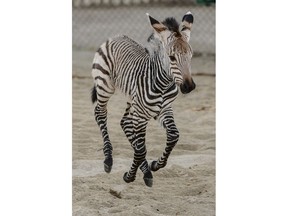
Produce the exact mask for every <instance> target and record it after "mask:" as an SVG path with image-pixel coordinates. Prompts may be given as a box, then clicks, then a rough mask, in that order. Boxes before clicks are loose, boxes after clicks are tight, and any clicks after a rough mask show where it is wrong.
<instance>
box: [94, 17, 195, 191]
mask: <svg viewBox="0 0 288 216" xmlns="http://www.w3.org/2000/svg"><path fill="white" fill-rule="evenodd" d="M147 16H148V18H149V21H150V24H151V26H152V28H153V30H154V32H153V34H152V35H151V36H150V37H149V39H148V46H147V47H146V48H145V47H143V46H141V45H140V44H138V43H137V42H135V41H134V40H132V39H130V38H129V37H127V36H119V37H115V38H112V39H108V40H107V41H106V43H103V44H102V45H101V46H100V48H99V49H98V51H97V52H96V54H95V57H94V60H93V70H92V77H93V79H94V87H93V88H92V102H93V103H95V110H94V114H95V120H96V122H97V124H98V125H99V127H100V130H101V133H102V137H103V141H104V148H103V151H104V155H105V160H104V170H105V171H106V172H107V173H110V171H111V169H112V165H113V159H112V149H113V148H112V145H111V142H110V139H109V135H108V131H107V103H108V100H109V98H110V97H111V96H112V95H113V93H114V92H115V89H116V88H118V89H120V90H121V91H122V92H123V93H124V94H126V95H127V96H128V98H129V100H128V102H127V108H126V110H125V113H124V115H123V118H122V120H121V122H120V124H121V127H122V129H123V131H124V133H125V135H126V136H127V138H128V140H129V142H130V143H131V146H132V147H133V149H134V159H133V163H132V165H131V168H130V170H129V171H128V172H126V173H125V174H124V176H123V179H124V181H125V182H127V183H129V182H133V181H134V180H135V178H136V172H137V169H138V167H140V169H141V171H142V172H143V174H144V177H143V179H144V182H145V184H146V185H147V186H149V187H152V184H153V176H152V172H151V171H157V170H159V169H160V168H163V167H165V165H166V163H167V159H168V157H169V155H170V153H171V151H172V149H173V147H174V146H175V145H176V143H177V141H178V139H179V132H178V130H177V128H176V125H175V123H174V118H173V110H172V107H171V104H172V102H173V101H174V100H175V99H176V97H177V94H178V87H177V86H179V88H180V90H181V92H182V93H183V94H187V93H189V92H191V91H192V90H193V89H195V86H196V85H195V83H194V81H193V79H192V76H191V58H192V54H193V51H192V48H191V47H190V45H189V43H188V42H189V39H190V32H191V28H192V23H193V15H192V14H191V12H188V13H186V14H185V15H184V17H183V19H182V22H181V25H179V24H178V23H177V21H176V20H175V18H173V17H170V18H166V19H165V20H164V21H163V22H159V21H157V20H156V19H154V18H152V17H151V16H150V15H149V14H147ZM152 117H153V118H154V119H158V120H159V122H160V124H161V125H162V126H163V127H164V128H165V129H166V133H167V141H166V147H165V150H164V152H163V155H162V156H161V157H159V159H158V160H155V161H152V163H151V164H149V165H148V162H147V160H146V146H145V133H146V126H147V123H148V121H149V120H150V119H151V118H152Z"/></svg>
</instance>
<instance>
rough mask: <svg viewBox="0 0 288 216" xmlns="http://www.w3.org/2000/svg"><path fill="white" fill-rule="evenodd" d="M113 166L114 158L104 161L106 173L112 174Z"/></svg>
mask: <svg viewBox="0 0 288 216" xmlns="http://www.w3.org/2000/svg"><path fill="white" fill-rule="evenodd" d="M112 165H113V158H112V157H108V158H106V159H105V160H104V170H105V172H106V173H110V172H111V170H112Z"/></svg>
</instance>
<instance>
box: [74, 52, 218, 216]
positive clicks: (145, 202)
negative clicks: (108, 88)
mask: <svg viewBox="0 0 288 216" xmlns="http://www.w3.org/2000/svg"><path fill="white" fill-rule="evenodd" d="M93 55H94V53H93V52H90V51H80V50H78V51H77V50H73V100H72V101H73V162H72V165H73V172H72V173H73V177H72V181H73V215H75V216H76V215H77V216H78V215H79V216H80V215H83V216H84V215H85V216H89V215H91V216H92V215H125V216H126V215H147V216H151V215H189V216H191V215H195V216H210V215H215V76H214V75H213V74H215V59H214V57H207V58H204V59H203V58H194V59H193V65H194V66H193V73H194V74H196V75H194V81H195V83H196V85H197V87H196V89H195V90H194V91H193V92H191V93H190V94H188V95H181V94H180V95H179V96H178V98H177V100H176V101H175V102H174V103H173V109H174V116H175V121H176V125H177V127H178V129H179V131H180V140H179V142H178V144H177V145H176V146H175V148H174V150H173V152H172V153H171V156H170V158H169V160H168V164H167V166H166V167H165V168H163V169H160V170H159V171H157V172H154V173H153V177H154V181H153V187H152V188H149V187H147V186H145V184H144V181H143V174H142V172H141V171H139V172H138V173H137V178H136V180H135V181H134V182H132V183H129V184H127V183H125V182H124V181H123V179H122V177H123V174H124V172H126V171H128V170H129V168H130V165H131V163H132V157H133V150H132V148H131V147H130V144H129V142H128V140H127V139H126V137H125V135H124V132H123V131H122V129H121V127H120V124H119V123H120V120H121V117H122V115H123V113H124V110H125V107H126V101H125V97H123V96H122V95H121V94H120V93H119V92H117V93H116V94H115V95H114V96H113V97H112V98H111V100H110V101H109V104H108V130H109V134H110V138H111V142H112V145H113V147H114V151H113V157H114V165H113V168H112V171H111V173H110V174H107V173H105V172H104V168H103V159H104V156H103V152H102V137H101V135H100V131H99V128H98V126H97V125H96V122H95V120H94V117H93V109H94V107H93V105H92V103H91V100H90V89H91V87H92V84H93V80H92V78H91V76H90V74H91V70H90V67H91V62H92V59H93ZM197 74H198V75H197ZM165 140H166V135H165V130H164V129H162V128H161V127H160V126H159V125H158V122H157V121H155V120H151V121H150V122H149V124H148V128H147V135H146V146H147V160H148V162H150V161H152V160H155V159H157V158H158V157H159V156H161V154H162V151H163V150H164V147H165Z"/></svg>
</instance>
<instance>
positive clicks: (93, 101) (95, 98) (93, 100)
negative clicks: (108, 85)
mask: <svg viewBox="0 0 288 216" xmlns="http://www.w3.org/2000/svg"><path fill="white" fill-rule="evenodd" d="M91 100H92V103H95V102H96V101H97V92H96V87H95V86H93V88H92V89H91Z"/></svg>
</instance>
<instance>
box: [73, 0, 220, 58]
mask: <svg viewBox="0 0 288 216" xmlns="http://www.w3.org/2000/svg"><path fill="white" fill-rule="evenodd" d="M187 11H191V12H192V14H193V16H194V24H193V27H192V33H191V39H190V44H191V46H192V47H193V50H194V53H195V54H197V53H199V54H215V0H214V1H213V0H178V1H176V0H73V11H72V13H73V16H72V17H73V18H72V19H73V20H72V23H73V32H72V41H73V49H85V50H94V51H95V50H96V49H97V48H98V47H99V46H100V45H101V44H102V43H103V42H105V41H106V39H107V38H109V37H113V36H116V35H122V34H124V35H127V36H129V37H131V38H132V39H134V40H135V41H137V42H139V43H141V44H143V45H145V43H146V41H147V38H148V37H149V35H150V34H151V32H152V28H151V26H150V24H149V22H148V18H147V16H146V13H149V14H150V15H151V16H152V17H154V18H156V19H157V20H159V21H162V20H164V19H165V18H166V17H171V16H173V17H175V18H176V19H177V21H178V22H181V19H182V17H183V15H184V14H185V13H186V12H187Z"/></svg>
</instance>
